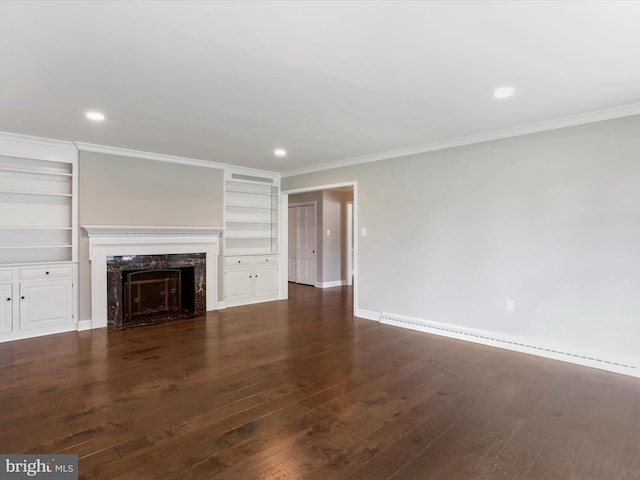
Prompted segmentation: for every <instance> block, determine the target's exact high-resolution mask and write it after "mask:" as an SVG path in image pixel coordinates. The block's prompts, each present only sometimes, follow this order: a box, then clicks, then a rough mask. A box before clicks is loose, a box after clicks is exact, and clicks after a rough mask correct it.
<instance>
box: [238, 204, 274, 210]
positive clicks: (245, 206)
mask: <svg viewBox="0 0 640 480" xmlns="http://www.w3.org/2000/svg"><path fill="white" fill-rule="evenodd" d="M229 207H231V208H249V209H252V210H277V209H278V207H258V206H254V205H236V204H228V203H227V208H229Z"/></svg>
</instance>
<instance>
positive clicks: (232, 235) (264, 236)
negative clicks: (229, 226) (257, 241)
mask: <svg viewBox="0 0 640 480" xmlns="http://www.w3.org/2000/svg"><path fill="white" fill-rule="evenodd" d="M224 236H225V238H233V239H235V240H237V239H253V238H267V239H273V238H277V236H276V235H260V234H256V235H244V234H233V233H231V234H225V235H224Z"/></svg>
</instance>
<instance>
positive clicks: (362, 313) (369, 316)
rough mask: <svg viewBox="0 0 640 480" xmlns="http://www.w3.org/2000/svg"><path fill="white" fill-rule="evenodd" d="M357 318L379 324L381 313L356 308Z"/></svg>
mask: <svg viewBox="0 0 640 480" xmlns="http://www.w3.org/2000/svg"><path fill="white" fill-rule="evenodd" d="M356 317H358V318H364V319H365V320H373V321H374V322H379V321H380V312H372V311H371V310H363V309H362V308H356Z"/></svg>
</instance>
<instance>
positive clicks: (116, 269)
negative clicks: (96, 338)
mask: <svg viewBox="0 0 640 480" xmlns="http://www.w3.org/2000/svg"><path fill="white" fill-rule="evenodd" d="M205 265H206V254H204V253H187V254H167V255H118V256H109V257H107V308H108V311H107V320H108V324H107V326H108V328H109V330H121V329H123V328H130V327H138V326H142V325H149V324H153V323H158V322H165V321H168V320H179V319H181V318H193V317H196V316H199V315H201V314H203V313H204V312H205V300H206V299H205V292H206V272H205Z"/></svg>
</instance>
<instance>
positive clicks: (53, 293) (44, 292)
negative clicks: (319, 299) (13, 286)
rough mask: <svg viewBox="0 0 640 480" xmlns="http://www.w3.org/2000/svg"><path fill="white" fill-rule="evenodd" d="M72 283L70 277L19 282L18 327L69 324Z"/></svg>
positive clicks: (23, 328)
mask: <svg viewBox="0 0 640 480" xmlns="http://www.w3.org/2000/svg"><path fill="white" fill-rule="evenodd" d="M72 298H73V294H72V284H71V279H70V278H61V279H57V280H46V281H45V280H33V281H24V282H21V283H20V329H21V330H31V329H36V328H45V327H58V326H71V325H72V323H73V318H72V308H71V304H72Z"/></svg>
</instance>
